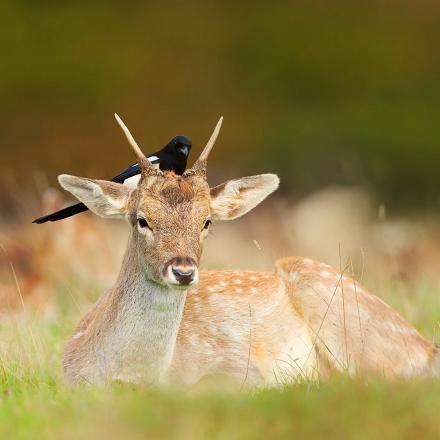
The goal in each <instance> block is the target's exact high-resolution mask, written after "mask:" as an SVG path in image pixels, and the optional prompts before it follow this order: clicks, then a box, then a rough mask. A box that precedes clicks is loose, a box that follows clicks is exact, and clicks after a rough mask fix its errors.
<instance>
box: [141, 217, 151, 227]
mask: <svg viewBox="0 0 440 440" xmlns="http://www.w3.org/2000/svg"><path fill="white" fill-rule="evenodd" d="M138 225H139V226H140V227H141V228H149V227H150V226H149V225H148V222H147V220H145V219H144V218H138Z"/></svg>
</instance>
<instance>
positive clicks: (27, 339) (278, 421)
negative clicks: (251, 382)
mask: <svg viewBox="0 0 440 440" xmlns="http://www.w3.org/2000/svg"><path fill="white" fill-rule="evenodd" d="M423 297H426V298H425V299H427V300H428V299H429V298H431V299H432V301H431V303H432V304H433V303H436V304H438V301H437V299H438V298H437V297H438V295H436V293H435V290H431V291H430V293H429V294H428V292H427V291H423ZM401 299H402V297H401V296H399V300H396V301H395V302H396V304H395V306H397V307H398V305H399V301H400V300H401ZM411 301H413V302H412V303H411ZM400 304H402V306H403V307H404V308H406V307H408V308H409V309H411V307H412V309H413V310H416V309H417V308H418V309H423V308H422V307H421V306H420V302H419V298H415V297H412V299H411V297H408V298H404V301H401V302H400ZM417 304H418V306H417ZM436 310H437V311H438V309H436ZM79 315H80V312H79V310H78V306H75V307H73V306H71V307H68V306H67V300H66V299H64V302H62V303H61V304H60V305H58V306H56V307H55V311H53V313H52V316H38V315H35V314H29V313H23V314H22V315H21V316H15V315H3V317H2V318H1V320H0V347H1V348H0V354H1V365H0V438H2V439H3V438H4V439H6V438H14V439H35V438H48V439H60V438H67V439H69V438H75V439H77V438H81V439H87V438H94V439H95V438H106V439H116V438H130V439H137V438H145V437H148V438H150V437H152V438H163V437H165V438H184V439H187V438H188V439H199V438H208V439H211V438H219V439H235V438H236V439H243V438H245V439H246V438H266V439H267V438H294V437H299V438H303V437H306V438H322V437H326V438H337V439H341V438H355V439H364V438H378V437H381V438H387V439H390V438H391V439H393V438H396V439H402V438H413V437H418V438H440V417H439V415H440V381H434V380H429V381H428V380H427V381H409V382H396V383H386V382H384V381H380V380H374V381H370V382H368V383H365V382H361V381H354V380H351V379H348V378H347V377H334V378H333V379H331V380H330V381H328V382H325V383H320V384H318V383H312V382H304V383H301V384H297V385H295V386H290V387H284V388H282V389H276V390H260V391H254V392H251V391H249V390H247V391H242V392H231V391H226V390H222V389H221V388H220V389H219V387H216V388H215V390H213V389H210V388H209V389H208V388H206V389H203V390H199V391H197V392H195V391H182V390H179V391H178V390H152V389H147V388H141V387H134V386H129V385H121V384H119V385H113V386H110V387H105V388H104V387H103V388H96V387H80V388H74V389H72V388H69V387H67V386H66V385H65V384H64V383H63V380H62V374H61V367H60V363H61V362H60V361H61V353H62V347H63V344H64V342H65V341H66V339H67V337H68V334H69V332H70V331H71V329H72V327H73V325H74V323H75V321H76V320H77V318H78V317H79ZM434 315H435V316H434ZM414 316H415V317H416V319H417V320H418V319H420V321H419V322H415V324H416V325H418V326H419V327H422V328H427V329H429V328H430V329H431V330H433V329H435V326H436V325H438V324H437V323H436V319H438V314H433V313H431V311H430V312H429V313H414ZM430 319H432V321H431V322H426V321H427V320H430ZM422 321H423V322H422ZM427 336H428V337H432V336H433V334H432V333H431V334H429V333H428V334H427Z"/></svg>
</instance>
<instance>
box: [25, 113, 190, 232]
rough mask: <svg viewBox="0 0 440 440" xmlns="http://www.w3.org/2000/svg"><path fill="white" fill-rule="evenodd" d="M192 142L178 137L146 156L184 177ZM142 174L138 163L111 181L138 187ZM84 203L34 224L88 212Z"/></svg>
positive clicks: (119, 119)
mask: <svg viewBox="0 0 440 440" xmlns="http://www.w3.org/2000/svg"><path fill="white" fill-rule="evenodd" d="M115 118H116V121H117V122H118V124H119V125H120V126H121V128H122V130H123V131H124V133H125V135H126V136H127V138H130V137H131V134H130V132H129V131H128V130H127V128H126V126H125V124H124V123H123V122H122V120H121V118H120V117H119V116H118V115H117V114H116V113H115ZM191 147H192V142H191V140H190V139H188V138H187V137H185V136H176V137H174V138H173V139H171V140H170V141H169V142H168V144H166V145H165V147H163V148H162V150H160V151H158V152H156V153H152V154H150V155H148V156H145V157H146V158H147V159H148V160H149V161H150V162H151V163H152V164H153V165H155V166H156V167H158V168H159V169H160V170H161V171H174V172H175V173H176V174H179V175H182V174H183V173H184V171H185V169H186V162H187V160H188V156H189V152H190V151H191ZM140 174H141V169H140V167H139V164H138V163H137V162H136V163H134V164H133V165H130V166H129V167H128V168H127V169H125V170H124V171H122V172H121V173H119V174H118V175H117V176H115V177H113V178H112V179H111V181H112V182H116V183H124V184H125V185H129V186H136V185H137V183H138V181H139V178H140ZM88 209H89V208H87V206H86V205H84V203H76V204H75V205H72V206H68V207H66V208H64V209H61V210H59V211H57V212H54V213H52V214H48V215H45V216H43V217H39V218H37V219H35V220H34V221H33V222H32V223H37V224H42V223H46V222H48V221H49V222H56V221H58V220H62V219H65V218H68V217H71V216H73V215H76V214H79V213H80V212H84V211H88Z"/></svg>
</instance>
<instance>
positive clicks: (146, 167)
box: [115, 113, 157, 172]
mask: <svg viewBox="0 0 440 440" xmlns="http://www.w3.org/2000/svg"><path fill="white" fill-rule="evenodd" d="M115 119H116V122H117V123H118V124H119V126H120V127H121V128H122V131H123V132H124V134H125V136H126V138H127V140H128V143H129V144H130V145H131V147H132V148H133V150H134V152H135V154H136V156H137V157H138V161H139V166H140V167H141V171H144V172H145V171H150V170H151V171H154V172H156V171H157V170H156V168H154V166H153V165H152V164H151V163H150V162H149V160H148V159H147V158H146V157H145V155H144V153H142V150H141V149H140V147H139V145H138V144H137V143H136V141H135V140H134V137H133V136H132V134H131V133H130V130H129V129H128V128H127V126H126V125H125V124H124V122H123V121H122V119H121V118H120V117H119V115H118V114H117V113H115Z"/></svg>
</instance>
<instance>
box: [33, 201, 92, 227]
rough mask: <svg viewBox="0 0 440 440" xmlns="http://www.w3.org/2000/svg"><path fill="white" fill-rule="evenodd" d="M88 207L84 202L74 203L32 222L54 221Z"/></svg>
mask: <svg viewBox="0 0 440 440" xmlns="http://www.w3.org/2000/svg"><path fill="white" fill-rule="evenodd" d="M88 209H89V208H87V206H86V205H84V203H77V204H76V205H72V206H68V207H67V208H64V209H61V210H59V211H57V212H54V213H52V214H49V215H45V216H44V217H40V218H37V219H35V220H34V221H33V222H32V223H38V224H41V223H46V222H56V221H58V220H62V219H63V218H67V217H71V216H72V215H75V214H79V213H80V212H84V211H87V210H88Z"/></svg>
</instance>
